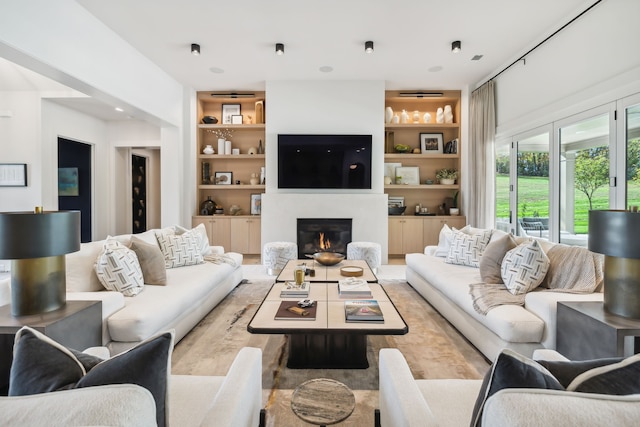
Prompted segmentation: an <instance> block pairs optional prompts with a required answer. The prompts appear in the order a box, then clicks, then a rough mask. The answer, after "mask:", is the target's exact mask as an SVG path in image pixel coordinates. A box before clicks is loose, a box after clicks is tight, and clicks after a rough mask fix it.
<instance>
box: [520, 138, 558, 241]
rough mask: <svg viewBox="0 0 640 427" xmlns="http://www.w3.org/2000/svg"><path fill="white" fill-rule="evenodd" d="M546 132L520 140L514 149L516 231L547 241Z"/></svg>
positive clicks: (547, 185) (547, 151) (548, 145)
mask: <svg viewBox="0 0 640 427" xmlns="http://www.w3.org/2000/svg"><path fill="white" fill-rule="evenodd" d="M549 147H550V133H549V131H543V132H540V133H538V132H536V133H534V134H532V135H528V136H521V137H519V138H518V139H517V141H516V149H517V164H516V167H517V171H516V172H517V181H516V191H515V194H516V195H517V199H516V200H517V202H516V206H517V209H516V211H515V213H516V221H515V222H516V230H517V234H518V235H520V236H523V235H527V236H535V237H540V238H544V239H549V199H550V197H549V188H550V187H549V170H550V168H549V165H550V163H549Z"/></svg>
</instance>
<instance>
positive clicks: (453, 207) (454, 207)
mask: <svg viewBox="0 0 640 427" xmlns="http://www.w3.org/2000/svg"><path fill="white" fill-rule="evenodd" d="M449 215H452V216H456V215H460V209H459V208H458V192H457V191H456V193H455V194H454V195H453V203H452V204H451V207H450V208H449Z"/></svg>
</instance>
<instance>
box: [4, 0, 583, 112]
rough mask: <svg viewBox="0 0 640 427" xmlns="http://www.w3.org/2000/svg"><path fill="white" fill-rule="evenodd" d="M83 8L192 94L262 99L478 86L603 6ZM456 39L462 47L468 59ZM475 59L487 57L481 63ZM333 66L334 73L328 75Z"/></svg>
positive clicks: (506, 0) (286, 0)
mask: <svg viewBox="0 0 640 427" xmlns="http://www.w3.org/2000/svg"><path fill="white" fill-rule="evenodd" d="M77 2H78V3H79V4H81V5H82V6H83V7H85V8H86V9H87V10H88V11H89V12H90V13H92V14H93V15H94V16H96V17H97V18H98V19H100V20H101V21H102V22H104V23H105V24H106V25H107V26H108V27H110V28H111V29H112V30H113V31H114V32H116V33H117V34H119V35H120V36H121V37H122V38H123V39H124V40H126V41H127V42H128V43H129V44H131V45H132V46H134V47H135V48H136V49H137V50H139V51H140V53H141V54H143V55H145V56H146V57H148V58H149V59H150V60H152V61H153V62H155V63H156V64H157V65H158V66H159V67H160V68H161V69H163V70H164V71H165V72H166V73H168V74H169V75H171V76H172V77H173V78H174V79H176V80H177V81H179V82H180V83H182V84H183V85H185V86H186V87H190V88H194V89H196V90H229V91H232V90H262V89H264V87H265V81H267V80H326V79H332V80H362V79H364V80H384V81H385V86H386V88H387V89H460V88H463V87H465V86H471V87H472V88H474V87H475V86H476V85H477V84H478V83H481V82H483V81H484V80H486V79H488V78H489V77H491V76H493V75H494V74H495V73H496V72H498V71H500V70H501V69H502V68H504V67H505V66H507V65H509V64H510V63H511V62H513V61H515V60H516V59H517V58H519V57H520V56H521V55H522V54H524V53H525V52H527V51H528V50H529V49H530V48H532V47H534V46H535V45H536V44H538V43H539V42H540V41H542V40H544V39H545V38H546V37H547V36H548V35H550V34H551V33H553V32H554V31H555V30H557V29H558V28H560V27H561V26H562V25H564V24H565V23H566V22H568V21H569V20H571V19H572V18H573V17H575V16H576V15H578V14H579V13H580V12H582V11H583V10H584V9H586V8H587V7H588V6H590V5H591V4H592V3H594V2H595V0H562V1H558V0H535V1H531V0H449V1H447V0H403V1H397V0H396V1H392V0H323V1H318V0H306V1H304V0H302V1H301V0H270V1H266V0H245V1H242V2H233V1H228V0H227V1H220V0H180V1H178V0H173V1H172V0H136V1H131V0H110V1H104V0H77ZM367 40H372V41H373V42H374V43H375V51H374V52H373V53H372V54H366V53H365V52H364V42H365V41H367ZM454 40H460V41H461V42H462V51H461V52H460V53H458V54H454V53H452V52H451V43H452V42H453V41H454ZM277 42H281V43H284V44H285V54H284V55H282V56H277V55H275V52H274V50H275V43H277ZM191 43H198V44H200V46H201V52H202V54H201V55H200V56H194V55H192V54H191V53H190V45H191ZM96 49H97V50H99V49H100V47H99V46H96ZM474 55H482V58H481V59H480V60H479V61H472V60H471V58H472V57H473V56H474ZM0 66H1V64H0ZM326 66H329V67H332V69H333V71H332V72H329V73H326V72H321V71H320V67H326ZM3 69H4V68H2V67H0V75H3V74H2V73H3ZM211 69H218V71H220V70H222V71H223V72H221V73H220V72H218V73H215V72H212V71H211ZM3 77H4V76H3ZM1 80H2V79H0V81H1ZM38 84H42V82H39V83H38ZM5 85H6V84H3V83H0V90H2V89H3V86H5ZM57 102H60V103H66V105H67V106H70V107H72V108H75V107H73V105H75V104H76V103H79V102H83V103H84V104H85V105H81V106H78V107H77V109H80V110H82V111H85V112H86V111H87V109H88V106H87V103H89V104H90V103H91V101H89V100H87V99H82V98H76V99H73V98H68V99H65V98H58V99H57ZM93 107H96V106H95V105H94V106H92V108H93ZM103 113H104V114H103V116H101V115H100V114H99V113H95V114H96V115H97V116H98V117H102V118H104V119H105V120H113V119H117V118H118V117H119V116H118V115H114V113H113V109H112V107H108V109H104V111H103ZM119 118H120V119H122V117H119Z"/></svg>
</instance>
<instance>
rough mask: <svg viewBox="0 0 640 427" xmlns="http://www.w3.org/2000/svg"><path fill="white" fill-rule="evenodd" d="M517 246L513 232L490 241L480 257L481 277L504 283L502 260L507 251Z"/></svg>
mask: <svg viewBox="0 0 640 427" xmlns="http://www.w3.org/2000/svg"><path fill="white" fill-rule="evenodd" d="M492 234H495V233H492ZM492 237H493V236H492ZM516 246H518V245H517V244H516V240H515V239H514V238H513V236H512V235H511V234H505V235H504V236H502V237H500V238H498V239H496V240H493V239H492V241H491V242H489V244H488V245H487V247H486V248H485V250H484V252H482V257H481V258H480V277H481V278H482V281H483V282H485V283H504V282H503V281H502V260H503V259H504V256H505V255H506V254H507V252H509V251H510V250H511V249H513V248H515V247H516Z"/></svg>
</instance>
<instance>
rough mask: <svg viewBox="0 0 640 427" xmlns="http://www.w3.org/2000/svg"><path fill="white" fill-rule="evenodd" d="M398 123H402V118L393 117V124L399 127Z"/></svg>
mask: <svg viewBox="0 0 640 427" xmlns="http://www.w3.org/2000/svg"><path fill="white" fill-rule="evenodd" d="M398 123H400V117H398V115H397V114H396V115H394V116H393V124H394V125H397V124H398Z"/></svg>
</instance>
